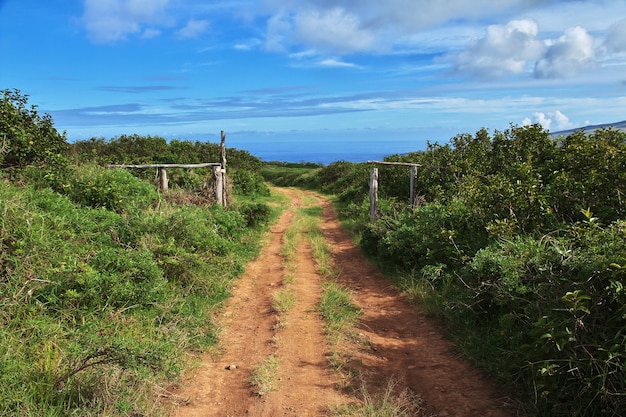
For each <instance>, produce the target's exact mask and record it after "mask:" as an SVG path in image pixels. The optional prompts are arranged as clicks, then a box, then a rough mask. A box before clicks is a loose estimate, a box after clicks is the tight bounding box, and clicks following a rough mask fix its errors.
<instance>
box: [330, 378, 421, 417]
mask: <svg viewBox="0 0 626 417" xmlns="http://www.w3.org/2000/svg"><path fill="white" fill-rule="evenodd" d="M396 385H397V384H396V382H395V381H393V380H390V381H388V382H387V386H386V387H385V390H384V391H382V392H381V393H379V394H377V395H373V394H371V393H370V392H369V391H368V390H367V388H365V385H363V387H362V388H361V389H360V390H359V396H360V398H361V403H359V404H351V405H348V406H346V407H339V408H337V409H335V410H333V416H336V417H417V416H426V413H425V411H424V406H423V403H424V402H423V400H422V399H421V398H420V397H419V396H417V395H416V394H415V393H414V392H412V391H410V390H409V389H408V388H407V389H405V390H404V391H400V392H398V390H397V386H396Z"/></svg>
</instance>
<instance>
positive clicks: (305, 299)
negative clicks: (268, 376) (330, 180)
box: [173, 189, 515, 417]
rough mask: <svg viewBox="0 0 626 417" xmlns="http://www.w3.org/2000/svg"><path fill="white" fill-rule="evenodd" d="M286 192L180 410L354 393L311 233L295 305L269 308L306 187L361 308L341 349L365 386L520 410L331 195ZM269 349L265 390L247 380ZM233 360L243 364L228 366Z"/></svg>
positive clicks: (240, 412) (465, 405)
mask: <svg viewBox="0 0 626 417" xmlns="http://www.w3.org/2000/svg"><path fill="white" fill-rule="evenodd" d="M280 192H283V193H285V194H286V195H287V196H288V197H289V198H290V199H291V207H290V208H289V209H288V210H286V211H285V212H284V213H283V215H282V216H281V217H280V219H279V221H278V222H277V223H276V224H275V225H273V226H272V228H271V231H270V233H269V237H268V242H267V244H266V245H265V247H264V249H263V250H262V252H261V254H260V256H259V257H258V259H257V260H255V261H253V262H251V263H250V264H248V266H247V268H246V273H245V274H244V275H243V276H242V277H241V278H240V279H239V280H238V282H237V284H236V286H235V288H234V289H233V296H232V298H231V299H230V300H229V302H228V303H227V305H226V307H225V308H224V310H223V312H222V314H221V317H220V318H219V319H218V322H219V325H220V326H221V328H222V329H223V331H222V333H221V334H220V341H221V342H220V348H219V353H218V354H206V355H204V356H203V358H202V364H201V366H200V367H199V368H197V369H195V370H194V371H193V372H192V374H190V375H188V376H187V377H186V378H185V379H184V380H183V381H182V383H181V386H180V387H179V389H177V390H176V391H175V394H176V395H177V396H178V397H179V398H185V399H187V401H184V402H180V403H179V405H178V406H177V407H176V409H175V410H174V411H173V416H175V417H192V416H203V417H205V416H206V417H212V416H214V417H218V416H219V417H229V416H232V417H243V416H254V417H256V416H267V417H280V416H289V417H291V416H293V417H296V416H297V417H304V416H327V415H332V412H331V411H329V410H331V407H332V406H336V405H340V404H348V403H350V402H355V401H356V399H355V398H354V397H351V396H349V395H348V393H347V392H346V390H344V389H342V387H344V383H343V381H342V379H341V375H339V373H338V372H337V371H335V370H333V369H332V368H331V367H330V364H329V355H330V350H331V348H330V347H329V345H328V342H327V340H326V339H325V336H324V332H323V323H322V321H321V319H320V316H319V313H318V312H317V311H316V305H317V303H318V301H319V297H320V293H321V289H320V283H321V281H322V278H321V277H320V275H319V274H318V273H317V271H316V267H315V261H314V260H313V256H312V254H311V249H310V247H309V246H308V243H306V239H304V240H303V243H302V245H301V246H300V247H299V250H298V253H297V257H296V260H295V261H294V263H295V270H292V272H291V274H292V275H293V276H295V278H294V280H293V283H291V284H289V285H290V286H291V288H292V289H293V291H294V293H295V296H296V304H295V306H294V307H293V308H292V309H291V310H289V311H288V312H287V313H286V314H284V315H282V316H279V315H278V314H277V313H275V312H274V311H273V310H272V308H271V306H270V303H271V299H272V295H273V294H274V293H275V292H276V291H278V290H280V289H281V288H282V287H283V286H284V285H285V283H284V278H285V277H286V276H287V274H288V273H290V272H289V271H287V269H286V267H285V261H284V259H283V257H282V255H281V248H282V245H283V239H284V233H285V230H286V229H287V227H288V226H289V224H290V223H291V221H292V220H293V218H294V215H295V210H296V209H298V208H300V207H302V206H303V198H302V197H303V195H304V194H303V193H305V194H307V195H309V196H312V197H314V199H315V200H316V201H318V203H317V204H318V205H320V206H321V207H323V210H324V215H323V221H322V222H321V223H320V228H321V230H322V232H323V234H324V237H325V239H326V240H327V242H328V243H329V245H330V247H331V248H332V252H333V260H334V263H335V265H336V267H337V268H338V270H339V271H340V276H339V281H340V283H341V284H342V285H344V286H346V287H347V288H349V289H350V290H351V291H352V292H353V297H354V303H355V304H356V305H358V306H359V307H360V308H361V309H362V315H361V317H360V320H359V324H358V326H357V327H358V328H357V331H358V332H359V334H360V338H359V339H360V341H353V343H352V345H350V346H342V348H343V349H344V350H345V351H344V352H343V356H344V357H345V356H346V355H347V356H348V357H349V358H350V361H349V366H350V368H351V369H352V370H353V371H355V372H358V373H360V374H361V375H362V379H363V380H364V381H365V383H366V384H367V386H368V389H369V390H372V391H376V390H377V389H378V388H379V387H381V386H384V385H386V381H389V380H390V379H392V380H394V381H396V382H397V387H398V388H400V389H404V388H408V389H410V390H411V391H413V392H415V393H417V394H418V395H419V396H420V397H421V398H422V399H423V400H424V402H425V412H424V413H423V414H420V415H424V416H426V415H436V416H441V417H444V416H458V417H470V416H471V417H474V416H476V417H512V416H514V415H515V413H514V412H513V409H512V408H511V407H509V406H508V402H507V398H505V397H503V396H500V395H499V394H498V393H497V391H496V389H495V387H494V385H493V383H492V382H490V381H488V380H486V379H485V378H484V377H483V376H482V375H481V373H480V372H479V371H478V370H476V369H475V368H473V367H472V366H471V365H470V364H469V363H467V362H466V361H465V360H463V359H462V358H460V357H459V356H458V355H456V354H455V353H454V347H453V345H452V344H451V343H450V342H449V341H448V340H447V339H445V338H444V336H443V330H442V328H441V327H440V326H439V325H438V324H436V323H434V322H433V321H432V320H430V319H429V318H428V317H425V316H424V315H422V314H420V313H419V312H418V311H417V310H416V308H415V307H413V306H411V305H410V304H409V303H408V301H407V300H406V299H405V298H404V297H402V296H401V295H400V294H399V293H398V292H397V291H396V290H395V289H393V288H392V287H391V286H390V284H389V282H388V281H386V280H385V279H384V278H383V277H382V276H381V275H380V273H379V272H378V271H377V270H376V268H375V267H373V266H372V265H371V264H370V263H368V262H367V261H366V260H365V259H364V257H363V255H362V254H361V253H360V251H359V250H358V248H356V247H355V246H354V244H353V242H352V241H351V240H350V238H349V237H348V236H347V234H346V233H345V232H344V231H343V230H342V229H341V227H340V225H339V222H338V221H337V217H336V215H335V213H334V211H333V210H332V207H331V204H330V203H329V201H328V200H326V199H324V198H322V197H320V196H317V195H314V194H312V193H309V192H302V191H297V190H293V189H281V190H280ZM308 200H310V199H308ZM362 340H366V341H367V342H368V343H362ZM270 355H273V356H275V357H277V358H278V359H279V360H280V363H281V365H280V368H279V374H280V380H279V381H278V389H277V390H276V391H273V392H270V393H268V394H266V395H263V396H259V395H257V394H256V393H255V392H254V389H253V387H252V385H251V383H250V377H251V371H252V369H253V368H254V367H255V366H256V365H258V364H259V363H260V362H261V361H262V360H263V359H265V358H267V357H269V356H270ZM231 365H235V366H236V368H234V369H227V368H229V367H231Z"/></svg>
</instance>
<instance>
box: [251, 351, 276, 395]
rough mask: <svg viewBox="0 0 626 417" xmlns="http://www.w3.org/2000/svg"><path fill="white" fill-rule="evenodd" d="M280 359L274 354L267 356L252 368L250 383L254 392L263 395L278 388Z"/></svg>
mask: <svg viewBox="0 0 626 417" xmlns="http://www.w3.org/2000/svg"><path fill="white" fill-rule="evenodd" d="M279 368H280V359H279V358H277V357H276V356H273V355H271V356H268V357H267V358H265V359H263V361H261V363H259V364H258V365H257V366H256V367H254V369H253V370H252V376H251V378H250V383H251V384H252V386H253V388H254V392H255V393H256V394H257V395H259V396H263V395H266V394H268V393H270V392H272V391H275V390H276V389H278V382H279V373H278V370H279Z"/></svg>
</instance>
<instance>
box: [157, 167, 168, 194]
mask: <svg viewBox="0 0 626 417" xmlns="http://www.w3.org/2000/svg"><path fill="white" fill-rule="evenodd" d="M168 184H169V183H168V180H167V170H166V169H165V168H163V167H160V168H159V188H160V189H161V191H166V190H167V188H168Z"/></svg>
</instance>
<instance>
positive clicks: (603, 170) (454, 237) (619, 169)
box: [263, 125, 626, 416]
mask: <svg viewBox="0 0 626 417" xmlns="http://www.w3.org/2000/svg"><path fill="white" fill-rule="evenodd" d="M386 160H387V161H398V162H411V163H417V164H420V165H421V167H420V169H419V170H418V176H417V178H416V190H417V193H418V195H419V198H418V202H419V204H418V205H417V206H415V207H412V206H410V205H408V204H407V202H408V196H409V189H408V188H409V178H408V168H406V167H397V166H380V167H379V196H380V210H381V215H380V217H379V219H378V220H377V221H376V222H374V223H371V224H370V223H369V219H368V209H369V202H368V200H367V199H368V179H369V166H368V165H367V164H351V163H347V162H337V163H334V164H330V165H329V166H328V167H300V168H295V167H289V166H279V167H276V166H272V167H269V168H266V169H264V170H263V173H264V175H266V178H268V179H269V180H271V181H273V182H275V183H278V184H283V185H289V183H290V182H293V183H295V184H298V185H300V186H303V187H308V188H313V189H318V190H321V191H323V192H327V193H333V194H336V195H337V197H338V202H339V203H340V204H341V207H342V208H341V215H342V216H343V217H344V218H345V219H347V220H348V221H349V226H350V228H351V230H353V231H354V233H355V235H356V236H357V238H358V239H359V242H360V244H361V246H362V248H363V249H364V251H365V252H366V253H367V254H368V255H370V256H371V257H372V258H374V259H375V260H376V261H377V262H378V263H379V264H380V265H381V266H382V267H383V268H385V269H386V270H387V271H388V272H389V273H390V274H391V275H393V276H394V277H396V279H397V283H398V285H399V286H400V287H401V288H403V289H404V290H405V291H406V293H407V294H409V295H410V296H412V297H414V298H415V299H416V300H417V301H419V302H420V304H421V305H422V306H424V308H426V310H427V311H429V312H431V313H433V314H436V315H438V316H440V317H442V318H443V319H445V320H446V322H447V323H448V325H449V329H450V333H451V335H452V337H454V338H455V340H456V341H457V345H458V346H459V347H460V348H461V349H462V350H463V351H464V352H465V353H466V354H467V355H468V356H469V357H471V358H472V359H473V360H475V361H476V362H477V363H479V364H480V365H481V366H482V367H484V368H485V369H487V370H488V371H489V372H490V373H492V374H493V375H494V376H496V377H497V378H498V379H499V380H500V381H501V382H502V385H503V386H504V387H508V388H509V389H510V390H511V392H516V393H518V397H519V398H520V400H522V401H523V402H524V403H525V404H526V408H527V412H528V413H529V414H530V415H541V416H618V415H621V413H622V410H624V409H626V379H625V378H624V373H625V367H624V366H625V364H626V307H625V306H626V292H625V291H624V286H625V281H626V220H625V216H624V214H625V210H626V203H625V202H624V201H625V200H624V197H625V196H626V135H625V134H624V133H623V132H620V131H616V130H611V129H605V130H599V131H595V132H593V133H592V134H590V135H585V134H584V133H583V132H575V133H573V134H571V135H569V136H567V137H560V138H551V137H550V135H549V134H548V132H546V131H544V130H543V129H542V128H541V127H540V126H537V125H535V126H526V127H516V126H512V127H511V128H510V129H507V130H505V131H502V132H500V131H496V132H494V133H493V135H490V134H489V132H487V131H486V130H481V131H479V132H477V133H476V135H474V136H472V135H467V134H463V135H458V136H456V137H454V138H452V139H451V141H450V143H449V144H445V145H439V144H429V146H428V148H427V150H425V151H422V152H415V153H411V154H407V155H393V156H389V157H388V158H386ZM333 304H336V303H333Z"/></svg>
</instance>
